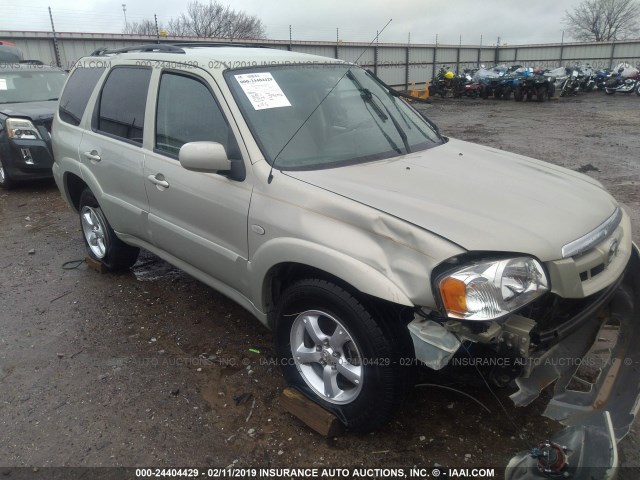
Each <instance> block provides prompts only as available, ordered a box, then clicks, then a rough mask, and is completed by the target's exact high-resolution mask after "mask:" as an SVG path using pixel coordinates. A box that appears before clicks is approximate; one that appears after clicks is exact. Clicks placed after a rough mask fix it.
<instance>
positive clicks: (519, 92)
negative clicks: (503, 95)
mask: <svg viewBox="0 0 640 480" xmlns="http://www.w3.org/2000/svg"><path fill="white" fill-rule="evenodd" d="M513 98H514V100H515V101H516V102H521V101H522V100H523V99H524V94H523V93H522V88H520V87H516V88H515V89H514V91H513Z"/></svg>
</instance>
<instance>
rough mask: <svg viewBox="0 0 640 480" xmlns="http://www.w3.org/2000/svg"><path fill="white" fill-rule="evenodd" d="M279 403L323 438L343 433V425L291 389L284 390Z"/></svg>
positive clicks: (332, 415) (333, 416)
mask: <svg viewBox="0 0 640 480" xmlns="http://www.w3.org/2000/svg"><path fill="white" fill-rule="evenodd" d="M280 403H281V404H282V406H283V407H284V409H285V410H287V411H288V412H289V413H291V414H292V415H293V416H295V417H297V418H299V419H300V420H301V421H302V422H304V423H305V424H306V425H307V426H308V427H309V428H311V429H312V430H315V431H316V432H318V433H319V434H320V435H323V436H325V437H335V436H337V435H341V434H342V433H344V425H342V423H341V422H340V420H338V418H337V417H336V416H335V415H334V414H333V413H331V412H329V411H327V410H325V409H324V408H322V407H321V406H320V405H318V404H317V403H315V402H313V401H311V400H309V399H308V398H307V397H305V396H304V395H303V394H301V393H300V392H299V391H297V390H294V389H293V388H285V389H284V390H283V392H282V395H281V396H280Z"/></svg>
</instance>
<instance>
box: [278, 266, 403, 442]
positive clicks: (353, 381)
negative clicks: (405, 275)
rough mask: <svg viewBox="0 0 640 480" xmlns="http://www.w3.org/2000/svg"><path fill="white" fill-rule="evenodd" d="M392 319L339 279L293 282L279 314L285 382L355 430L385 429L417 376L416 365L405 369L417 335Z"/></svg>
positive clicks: (279, 346) (279, 356) (279, 340)
mask: <svg viewBox="0 0 640 480" xmlns="http://www.w3.org/2000/svg"><path fill="white" fill-rule="evenodd" d="M393 320H394V319H393V317H392V316H387V315H381V314H379V313H377V311H376V309H375V307H373V306H367V305H365V303H363V302H362V301H361V300H360V299H359V298H357V297H356V296H354V295H353V294H351V293H350V292H349V291H347V290H346V289H344V288H343V287H341V286H339V285H336V284H334V283H332V282H329V281H326V280H320V279H317V278H310V279H305V280H300V281H298V282H296V283H294V284H293V285H291V286H290V287H288V288H287V289H286V290H285V291H284V293H283V294H282V296H281V299H280V301H279V302H278V306H277V309H276V316H275V322H276V323H275V328H274V330H275V335H274V336H275V340H276V351H277V355H278V359H279V360H280V362H281V363H280V364H281V366H282V372H283V374H284V377H285V379H286V380H287V382H288V383H289V384H290V385H291V386H293V387H295V388H297V389H298V390H300V391H301V392H303V393H304V394H305V395H306V396H307V397H309V398H310V399H312V400H313V401H315V402H316V403H318V404H320V405H321V406H323V407H324V408H326V409H327V410H329V411H331V412H333V413H334V414H335V415H336V416H337V417H338V418H339V419H340V420H341V421H342V422H343V423H344V424H345V425H346V426H347V427H348V428H349V429H350V430H352V431H356V432H371V431H374V430H377V429H379V428H380V427H382V426H383V425H385V424H386V423H387V422H388V421H389V420H390V419H391V417H392V415H393V414H394V412H395V410H396V409H397V407H398V406H399V405H400V403H401V402H402V400H403V398H404V396H405V394H406V392H407V390H408V388H409V386H410V379H411V376H410V375H411V370H410V368H409V367H406V366H401V365H400V364H401V363H403V362H402V359H403V358H413V353H414V352H413V348H412V346H411V347H409V345H410V344H411V343H410V342H411V338H410V336H409V332H408V329H407V328H406V326H405V325H404V324H403V323H402V322H401V321H400V319H399V318H397V319H395V320H397V322H394V321H393ZM407 340H408V343H407ZM411 345H412V344H411Z"/></svg>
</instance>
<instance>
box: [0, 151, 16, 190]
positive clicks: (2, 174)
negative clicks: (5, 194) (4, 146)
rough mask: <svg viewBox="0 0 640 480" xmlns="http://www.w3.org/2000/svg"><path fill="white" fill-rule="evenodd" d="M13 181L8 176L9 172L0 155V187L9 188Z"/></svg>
mask: <svg viewBox="0 0 640 480" xmlns="http://www.w3.org/2000/svg"><path fill="white" fill-rule="evenodd" d="M13 186H14V182H13V179H12V178H11V176H9V172H7V169H6V167H5V165H4V163H3V161H2V157H0V188H4V189H5V190H10V189H11V188H13Z"/></svg>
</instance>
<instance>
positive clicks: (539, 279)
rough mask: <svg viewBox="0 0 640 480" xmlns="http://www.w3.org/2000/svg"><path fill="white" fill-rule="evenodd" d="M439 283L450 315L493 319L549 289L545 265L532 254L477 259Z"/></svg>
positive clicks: (443, 301)
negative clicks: (498, 258)
mask: <svg viewBox="0 0 640 480" xmlns="http://www.w3.org/2000/svg"><path fill="white" fill-rule="evenodd" d="M437 283H438V288H439V289H440V298H441V299H442V304H443V305H444V308H445V310H446V312H447V315H448V316H449V317H452V318H460V319H463V320H493V319H494V318H498V317H501V316H503V315H506V314H507V313H509V312H512V311H514V310H516V309H518V308H520V307H522V306H523V305H526V304H527V303H529V302H531V301H532V300H534V299H536V298H538V297H539V296H540V295H542V294H543V293H545V292H546V291H548V290H549V282H548V280H547V276H546V275H545V273H544V270H543V269H542V265H540V262H538V261H537V260H535V259H533V258H529V257H518V258H509V259H504V260H493V261H486V262H478V263H474V264H472V265H469V266H466V267H462V268H460V269H458V270H454V271H452V272H448V273H445V274H444V275H443V276H442V277H440V278H439V279H438V281H437Z"/></svg>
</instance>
